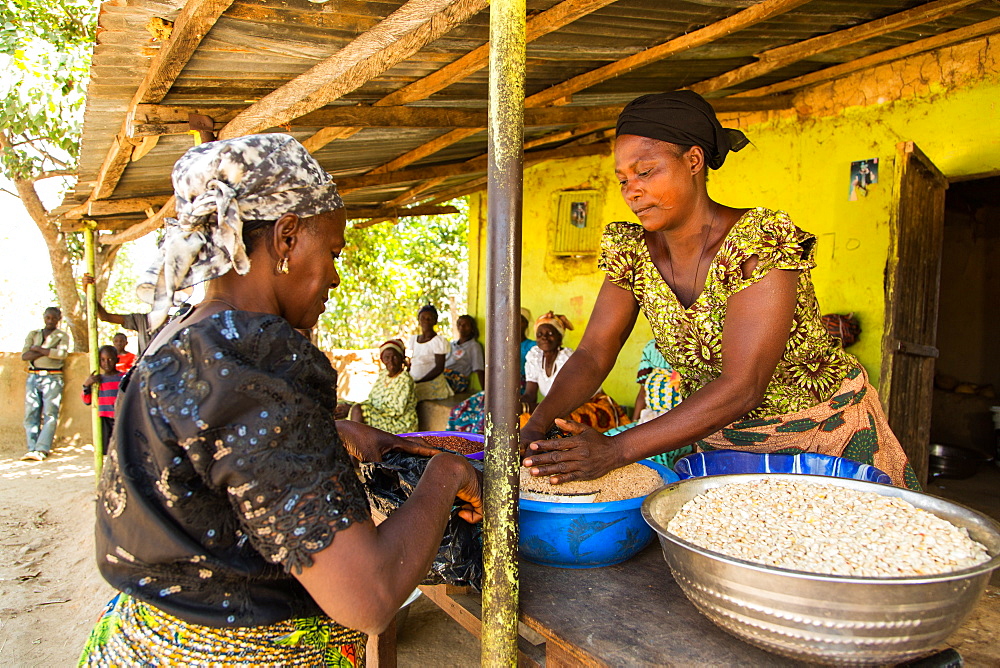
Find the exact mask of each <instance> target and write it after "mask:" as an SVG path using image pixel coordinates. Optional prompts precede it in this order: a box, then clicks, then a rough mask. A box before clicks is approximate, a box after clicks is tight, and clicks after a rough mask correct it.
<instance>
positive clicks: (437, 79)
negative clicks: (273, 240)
mask: <svg viewBox="0 0 1000 668" xmlns="http://www.w3.org/2000/svg"><path fill="white" fill-rule="evenodd" d="M613 1H614V0H565V1H564V2H561V3H560V4H558V5H556V6H555V7H552V8H551V9H548V10H546V11H544V12H542V13H541V14H539V15H538V16H536V17H534V18H532V19H530V20H529V21H528V23H527V26H526V38H527V41H529V42H530V41H532V40H534V39H537V38H538V37H541V36H542V35H545V34H548V33H550V32H552V31H554V30H558V29H559V28H561V27H563V26H564V25H566V24H568V23H570V22H572V21H575V20H576V19H578V18H580V17H581V16H584V15H586V14H589V13H590V12H593V11H595V10H596V9H599V8H600V7H604V6H605V5H608V4H610V3H611V2H613ZM488 58H489V43H486V44H484V45H482V46H480V47H478V48H476V49H474V50H473V51H471V52H470V53H468V54H466V55H465V56H462V57H461V58H459V59H458V60H456V61H455V62H453V63H450V64H449V65H446V66H444V67H442V68H441V69H439V70H438V71H436V72H434V73H432V74H429V75H427V76H426V77H424V78H422V79H418V80H417V81H414V82H413V83H412V84H410V85H408V86H405V87H403V88H401V89H400V90H398V91H395V92H393V93H390V94H389V95H387V96H386V97H384V98H382V99H381V100H379V101H377V102H376V103H375V105H376V106H392V105H401V104H407V103H409V102H416V101H418V100H423V99H426V98H428V97H430V96H431V95H433V94H434V93H436V92H438V91H439V90H441V89H443V88H446V87H447V86H450V85H451V84H453V83H455V82H456V81H459V80H461V79H464V78H465V77H467V76H469V75H470V74H473V73H474V72H478V71H479V70H481V69H482V68H483V67H485V66H486V64H487V61H488ZM317 134H319V133H317ZM463 139H464V137H463ZM330 141H332V140H330ZM456 141H461V139H458V140H456ZM327 143H328V142H327ZM312 145H314V146H316V148H320V147H322V146H324V145H325V144H320V143H319V140H317V141H315V142H313V143H312ZM309 150H310V151H313V150H314V149H312V148H310V149H309ZM439 150H440V148H435V149H434V150H433V151H431V153H433V152H436V151H439ZM407 155H409V154H407ZM425 155H427V154H425ZM403 158H404V156H400V158H398V159H397V160H394V161H392V162H391V163H386V164H385V165H382V167H384V168H386V170H387V171H391V170H392V169H401V168H403V167H405V166H406V165H408V164H411V163H412V162H415V161H416V160H419V158H416V159H415V160H411V161H410V162H399V160H401V159H403ZM390 164H392V165H393V166H392V167H389V165H390Z"/></svg>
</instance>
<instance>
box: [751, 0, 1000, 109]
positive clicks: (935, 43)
mask: <svg viewBox="0 0 1000 668" xmlns="http://www.w3.org/2000/svg"><path fill="white" fill-rule="evenodd" d="M996 32H1000V18H994V19H990V20H988V21H980V22H979V23H973V24H972V25H969V26H965V27H964V28H958V29H957V30H950V31H948V32H946V33H941V34H940V35H935V36H934V37H928V38H926V39H921V40H918V41H916V42H910V43H909V44H903V45H902V46H897V47H894V48H892V49H886V50H885V51H879V52H878V53H873V54H871V55H868V56H865V57H863V58H857V59H855V60H852V61H850V62H847V63H842V64H840V65H834V66H833V67H827V68H825V69H822V70H819V71H816V72H810V73H809V74H804V75H802V76H800V77H795V78H794V79H788V80H786V81H781V82H778V83H776V84H772V85H770V86H764V87H762V88H756V89H754V90H751V91H747V92H745V93H740V94H739V95H738V96H734V97H739V96H743V95H746V96H748V97H756V96H759V95H770V94H772V93H784V92H787V91H790V90H795V89H797V88H803V87H805V86H812V85H814V84H818V83H823V82H825V81H831V80H833V79H839V78H840V77H843V76H847V75H848V74H852V73H854V72H860V71H861V70H866V69H869V68H871V67H876V66H878V65H882V64H884V63H888V62H892V61H894V60H899V59H901V58H907V57H909V56H912V55H915V54H918V53H924V52H925V51H933V50H935V49H941V48H944V47H947V46H951V45H953V44H959V43H961V42H966V41H968V40H971V39H976V38H978V37H982V36H984V35H990V34H993V33H996Z"/></svg>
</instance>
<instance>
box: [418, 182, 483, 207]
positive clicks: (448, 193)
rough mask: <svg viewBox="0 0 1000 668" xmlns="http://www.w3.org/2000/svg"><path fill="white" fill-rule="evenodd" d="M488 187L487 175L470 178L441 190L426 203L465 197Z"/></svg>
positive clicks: (439, 202)
mask: <svg viewBox="0 0 1000 668" xmlns="http://www.w3.org/2000/svg"><path fill="white" fill-rule="evenodd" d="M485 187H486V177H485V176H480V177H476V178H474V179H470V180H468V181H465V182H464V183H461V184H459V185H457V186H454V187H453V188H449V189H448V190H442V191H440V192H436V193H434V197H433V199H429V200H427V201H426V202H424V203H425V204H441V203H442V202H450V201H451V200H453V199H456V198H458V197H465V196H466V195H471V194H472V193H476V192H479V191H480V190H482V189H483V188H485Z"/></svg>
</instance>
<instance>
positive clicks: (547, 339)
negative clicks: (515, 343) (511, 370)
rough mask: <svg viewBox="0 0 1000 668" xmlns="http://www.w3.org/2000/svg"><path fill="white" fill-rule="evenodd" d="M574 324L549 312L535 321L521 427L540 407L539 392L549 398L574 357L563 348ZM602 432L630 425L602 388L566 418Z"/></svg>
mask: <svg viewBox="0 0 1000 668" xmlns="http://www.w3.org/2000/svg"><path fill="white" fill-rule="evenodd" d="M567 329H573V325H572V324H570V321H569V320H568V319H567V318H566V316H564V315H557V314H554V313H553V312H552V311H549V312H548V313H546V314H545V315H543V316H542V317H540V318H539V319H538V320H536V321H535V342H536V344H535V347H534V348H532V349H531V350H529V351H528V355H527V359H526V360H525V363H524V375H525V384H524V392H523V393H522V394H521V407H522V410H523V412H522V414H521V426H522V427H523V426H524V425H525V423H527V421H528V418H530V417H531V413H532V412H533V411H534V410H535V407H536V406H538V393H539V392H541V393H542V394H543V395H545V396H548V393H549V391H550V390H551V389H552V383H553V382H554V381H555V379H556V376H557V375H558V374H559V370H560V369H562V367H563V365H564V364H565V363H566V361H567V360H568V359H569V358H570V355H572V354H573V349H572V348H567V347H565V346H563V344H562V342H563V335H564V334H565V333H566V330H567ZM566 419H567V420H573V421H575V422H579V423H581V424H585V425H587V426H588V427H592V428H593V429H595V430H597V431H599V432H605V431H607V430H608V429H613V428H615V427H618V426H620V425H623V424H628V422H629V419H628V414H627V413H626V412H625V409H623V408H622V407H621V406H619V405H618V404H617V403H616V402H615V400H614V399H612V398H611V397H609V396H608V395H606V394H604V392H603V390H601V389H600V388H598V390H597V392H596V393H595V394H594V395H593V396H592V397H591V398H590V399H589V400H588V401H587V402H585V403H584V404H583V405H581V406H579V407H578V408H577V409H576V410H574V411H573V412H572V413H570V415H569V416H568V417H567V418H566Z"/></svg>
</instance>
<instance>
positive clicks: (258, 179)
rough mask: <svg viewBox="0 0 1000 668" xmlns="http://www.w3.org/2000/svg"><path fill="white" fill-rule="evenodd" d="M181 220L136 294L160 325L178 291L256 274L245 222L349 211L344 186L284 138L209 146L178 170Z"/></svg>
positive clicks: (170, 221)
mask: <svg viewBox="0 0 1000 668" xmlns="http://www.w3.org/2000/svg"><path fill="white" fill-rule="evenodd" d="M173 183H174V195H175V197H176V198H177V218H167V219H166V221H165V222H164V235H163V240H162V241H161V242H160V256H159V257H158V258H157V259H156V261H155V262H154V263H153V266H151V267H150V268H149V269H148V270H147V271H146V273H145V274H144V275H143V277H142V279H141V280H140V282H139V285H138V287H137V288H136V293H137V294H138V295H139V298H140V299H142V300H143V301H146V302H148V303H151V304H152V306H153V310H152V311H151V312H150V314H149V321H150V325H151V326H152V327H158V326H159V325H160V324H161V323H162V322H163V321H164V320H165V319H166V317H167V309H169V308H170V305H171V303H172V302H173V295H174V293H175V292H177V291H179V290H182V289H184V288H188V287H191V286H193V285H197V284H198V283H201V282H204V281H208V280H211V279H213V278H218V277H219V276H222V275H223V274H225V273H226V272H228V271H229V270H230V268H233V269H235V270H236V273H238V274H245V273H247V272H248V271H249V270H250V258H248V257H247V253H246V247H245V246H244V245H243V231H244V230H243V221H244V220H248V221H268V222H273V221H276V220H278V218H280V217H281V216H282V215H284V214H286V213H295V214H298V215H299V216H303V217H305V216H315V215H316V214H319V213H323V212H324V211H331V210H333V209H340V208H343V206H344V202H343V200H342V199H341V198H340V196H339V195H338V194H337V185H336V184H335V183H334V182H333V180H332V179H331V178H330V175H329V174H327V173H326V171H324V170H323V168H322V167H320V165H319V163H318V162H316V159H315V158H313V157H312V156H311V155H309V152H308V151H307V150H306V149H305V147H304V146H302V144H300V143H299V142H297V141H296V140H295V139H293V138H292V137H289V136H288V135H284V134H260V135H250V136H248V137H237V138H236V139H226V140H223V141H215V142H208V143H205V144H202V145H200V146H196V147H194V148H192V149H190V150H189V151H188V152H187V153H185V154H184V155H183V156H181V159H180V160H178V161H177V163H176V164H175V165H174V171H173Z"/></svg>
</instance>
